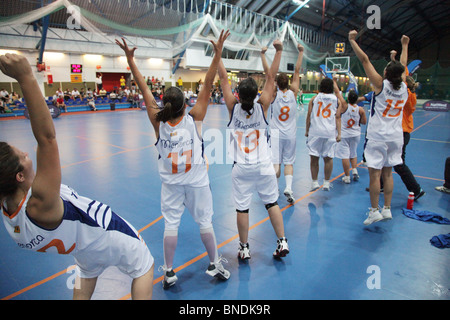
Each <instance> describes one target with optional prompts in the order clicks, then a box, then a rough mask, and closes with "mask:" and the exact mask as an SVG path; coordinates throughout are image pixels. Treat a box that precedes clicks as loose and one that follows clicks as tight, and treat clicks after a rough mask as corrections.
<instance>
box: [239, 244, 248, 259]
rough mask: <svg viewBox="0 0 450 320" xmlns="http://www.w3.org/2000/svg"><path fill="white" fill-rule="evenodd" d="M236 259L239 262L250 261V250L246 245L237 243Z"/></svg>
mask: <svg viewBox="0 0 450 320" xmlns="http://www.w3.org/2000/svg"><path fill="white" fill-rule="evenodd" d="M238 258H240V259H241V260H248V259H250V248H249V245H248V243H241V242H239V250H238Z"/></svg>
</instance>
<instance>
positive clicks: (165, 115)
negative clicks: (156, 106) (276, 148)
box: [156, 102, 172, 122]
mask: <svg viewBox="0 0 450 320" xmlns="http://www.w3.org/2000/svg"><path fill="white" fill-rule="evenodd" d="M171 118H172V104H171V103H170V102H167V103H166V104H165V105H164V108H163V109H162V110H161V111H159V112H158V113H157V114H156V120H157V121H162V122H167V121H169V120H170V119H171Z"/></svg>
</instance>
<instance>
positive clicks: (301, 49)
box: [297, 43, 305, 52]
mask: <svg viewBox="0 0 450 320" xmlns="http://www.w3.org/2000/svg"><path fill="white" fill-rule="evenodd" d="M297 49H298V52H303V51H304V50H305V48H304V47H303V46H302V45H301V44H300V43H299V44H297Z"/></svg>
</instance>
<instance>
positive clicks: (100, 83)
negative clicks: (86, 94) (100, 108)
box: [95, 73, 103, 91]
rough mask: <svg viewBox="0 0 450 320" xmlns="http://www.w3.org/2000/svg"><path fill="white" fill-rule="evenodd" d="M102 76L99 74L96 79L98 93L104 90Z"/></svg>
mask: <svg viewBox="0 0 450 320" xmlns="http://www.w3.org/2000/svg"><path fill="white" fill-rule="evenodd" d="M102 76H103V75H102V74H101V73H99V74H98V75H97V78H96V79H95V84H96V85H97V91H100V90H102V89H103V81H102Z"/></svg>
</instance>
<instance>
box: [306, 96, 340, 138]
mask: <svg viewBox="0 0 450 320" xmlns="http://www.w3.org/2000/svg"><path fill="white" fill-rule="evenodd" d="M337 108H338V99H337V97H336V96H335V95H334V94H332V93H322V92H320V93H319V94H318V95H317V96H316V97H315V98H314V102H313V108H312V112H311V117H310V119H311V125H310V128H309V136H313V137H320V138H335V137H336V110H337Z"/></svg>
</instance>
